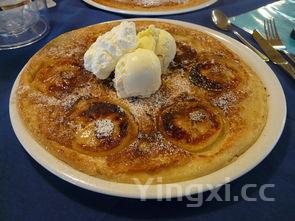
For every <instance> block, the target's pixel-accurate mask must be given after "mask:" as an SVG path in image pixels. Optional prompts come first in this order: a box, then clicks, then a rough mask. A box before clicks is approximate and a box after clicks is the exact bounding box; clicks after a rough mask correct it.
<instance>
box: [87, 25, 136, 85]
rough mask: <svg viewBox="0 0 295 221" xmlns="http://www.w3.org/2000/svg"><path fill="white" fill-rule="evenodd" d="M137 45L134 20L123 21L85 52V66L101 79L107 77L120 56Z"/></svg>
mask: <svg viewBox="0 0 295 221" xmlns="http://www.w3.org/2000/svg"><path fill="white" fill-rule="evenodd" d="M136 46H137V39H136V28H135V23H134V22H126V21H125V22H122V23H121V24H120V25H118V26H116V27H114V28H113V29H112V30H111V31H109V32H107V33H105V34H103V35H101V36H100V37H98V38H97V40H96V42H94V43H93V44H92V45H91V46H90V48H89V49H88V50H87V51H86V53H85V54H84V67H85V69H86V70H88V71H90V72H92V73H94V74H95V75H96V76H97V77H98V78H99V79H106V78H108V77H109V75H110V74H111V72H112V71H113V70H114V69H115V66H116V64H117V62H118V60H119V58H120V57H121V56H122V55H124V54H126V53H128V52H130V51H133V50H134V49H135V48H136Z"/></svg>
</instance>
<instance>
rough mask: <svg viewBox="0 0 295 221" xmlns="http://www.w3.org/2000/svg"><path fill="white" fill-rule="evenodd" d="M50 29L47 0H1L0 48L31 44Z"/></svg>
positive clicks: (5, 48)
mask: <svg viewBox="0 0 295 221" xmlns="http://www.w3.org/2000/svg"><path fill="white" fill-rule="evenodd" d="M48 31H49V23H48V14H47V5H46V0H0V50H7V49H12V48H19V47H23V46H26V45H30V44H32V43H34V42H36V41H38V40H40V39H41V38H43V37H44V36H45V35H46V34H47V33H48Z"/></svg>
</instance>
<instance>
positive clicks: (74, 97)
mask: <svg viewBox="0 0 295 221" xmlns="http://www.w3.org/2000/svg"><path fill="white" fill-rule="evenodd" d="M151 23H153V24H155V25H156V26H157V27H159V28H163V29H166V30H167V31H169V32H170V33H171V34H172V35H173V36H174V37H175V39H176V41H177V50H178V51H177V55H176V57H175V59H174V61H173V62H172V63H171V65H170V67H169V69H168V72H167V73H166V74H165V75H162V86H161V88H160V90H159V91H158V92H156V93H155V94H153V95H152V96H151V97H148V98H129V99H119V98H118V97H117V95H116V92H115V90H114V88H113V86H112V80H111V78H112V77H110V78H109V79H107V80H98V79H97V78H96V77H95V76H94V75H92V74H91V73H89V72H87V71H86V70H85V69H84V68H83V55H84V53H85V51H86V50H87V49H88V47H89V46H90V45H91V44H92V43H93V42H94V41H95V40H96V38H97V36H98V35H101V34H103V33H105V32H106V31H108V30H110V29H111V28H112V27H113V26H115V25H117V24H118V23H107V24H98V25H94V26H90V27H86V28H83V29H79V30H75V31H72V32H69V33H66V34H63V35H61V36H59V37H58V38H56V39H54V40H53V41H51V42H50V43H48V44H47V45H46V46H45V47H44V48H43V49H41V50H40V51H39V52H38V53H37V54H36V55H34V56H33V57H32V59H31V60H30V61H29V62H28V64H27V65H26V67H25V69H24V71H23V72H22V74H21V79H20V84H19V87H18V98H19V99H18V107H19V112H20V114H21V116H22V119H23V120H24V123H25V125H26V126H27V128H28V129H29V131H30V132H31V133H32V135H33V136H34V137H35V138H36V139H37V140H38V141H39V142H40V144H41V145H42V146H44V147H45V148H46V149H47V150H48V151H49V152H50V153H52V154H53V155H55V156H56V157H57V158H59V159H61V160H63V161H65V162H66V163H68V164H69V165H71V166H72V167H74V168H76V169H78V170H80V171H83V172H85V173H87V174H90V175H93V176H98V177H102V178H105V179H109V180H114V181H117V182H127V183H132V182H134V181H133V178H137V179H139V180H140V181H141V182H145V181H146V180H147V179H148V178H156V177H161V178H162V179H163V182H166V183H167V182H177V181H182V180H188V179H191V178H195V177H198V176H202V175H205V174H209V173H211V172H213V171H215V170H217V169H220V168H222V167H224V166H225V165H227V164H228V163H230V162H231V161H232V160H234V159H236V157H237V156H239V155H240V154H242V153H243V152H244V151H246V150H247V149H248V148H249V147H250V146H251V145H252V144H253V143H254V142H255V141H256V139H257V138H258V137H259V135H260V133H261V131H262V129H263V127H264V125H265V122H266V118H267V96H266V91H265V88H264V87H263V84H262V82H261V81H260V79H259V78H258V77H257V75H256V74H255V73H254V72H253V71H252V70H251V69H250V68H249V67H248V66H247V65H246V64H245V63H244V62H243V61H241V60H240V59H239V58H238V57H237V56H236V55H235V54H234V53H233V52H231V51H230V50H228V49H227V48H226V47H225V46H224V45H222V44H221V43H220V42H219V41H218V40H216V39H215V38H213V37H211V36H209V35H207V34H205V33H202V32H199V31H196V30H192V29H189V28H184V27H181V26H178V25H173V24H169V23H163V22H153V21H137V22H136V24H137V28H138V29H139V30H141V29H143V28H145V27H147V26H148V25H149V24H151ZM101 120H102V121H104V120H109V121H111V122H113V124H111V126H112V127H109V126H110V125H107V126H108V127H106V128H107V129H110V128H111V131H110V130H109V131H97V127H96V126H97V124H98V123H101ZM104 123H105V121H104ZM99 125H100V124H99ZM105 132H109V133H110V134H107V133H106V134H104V133H105Z"/></svg>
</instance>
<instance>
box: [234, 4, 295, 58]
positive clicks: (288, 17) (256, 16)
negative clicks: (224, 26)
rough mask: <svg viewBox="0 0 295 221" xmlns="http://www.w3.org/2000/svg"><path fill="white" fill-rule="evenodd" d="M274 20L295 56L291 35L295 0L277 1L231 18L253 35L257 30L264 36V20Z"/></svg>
mask: <svg viewBox="0 0 295 221" xmlns="http://www.w3.org/2000/svg"><path fill="white" fill-rule="evenodd" d="M269 18H274V19H275V21H276V26H277V29H278V32H279V35H280V38H281V39H282V40H283V42H284V44H285V45H286V47H287V50H288V51H289V52H292V53H293V54H295V40H294V39H292V38H291V37H290V33H291V31H292V29H293V28H295V0H283V1H277V2H274V3H271V4H268V5H266V6H263V7H261V8H258V9H255V10H253V11H250V12H247V13H245V14H241V15H239V16H236V17H232V18H231V22H232V23H233V24H234V25H236V26H238V27H240V28H242V29H244V30H245V31H247V32H249V33H251V34H252V31H253V30H254V29H257V30H258V31H259V32H260V33H261V34H263V35H264V28H263V20H265V19H269Z"/></svg>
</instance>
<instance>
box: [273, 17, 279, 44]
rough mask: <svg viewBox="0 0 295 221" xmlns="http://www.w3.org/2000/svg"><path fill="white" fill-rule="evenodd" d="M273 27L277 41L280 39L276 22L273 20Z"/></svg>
mask: <svg viewBox="0 0 295 221" xmlns="http://www.w3.org/2000/svg"><path fill="white" fill-rule="evenodd" d="M273 27H274V34H275V38H276V39H280V36H279V33H278V30H277V26H276V21H275V20H274V19H273Z"/></svg>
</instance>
